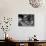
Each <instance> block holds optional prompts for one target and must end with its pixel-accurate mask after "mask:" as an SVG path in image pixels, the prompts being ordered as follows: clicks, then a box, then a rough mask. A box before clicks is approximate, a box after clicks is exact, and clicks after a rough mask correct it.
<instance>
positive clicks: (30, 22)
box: [18, 14, 34, 26]
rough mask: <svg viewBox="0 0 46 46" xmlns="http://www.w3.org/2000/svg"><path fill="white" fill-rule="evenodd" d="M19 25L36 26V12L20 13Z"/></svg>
mask: <svg viewBox="0 0 46 46" xmlns="http://www.w3.org/2000/svg"><path fill="white" fill-rule="evenodd" d="M18 26H34V14H18Z"/></svg>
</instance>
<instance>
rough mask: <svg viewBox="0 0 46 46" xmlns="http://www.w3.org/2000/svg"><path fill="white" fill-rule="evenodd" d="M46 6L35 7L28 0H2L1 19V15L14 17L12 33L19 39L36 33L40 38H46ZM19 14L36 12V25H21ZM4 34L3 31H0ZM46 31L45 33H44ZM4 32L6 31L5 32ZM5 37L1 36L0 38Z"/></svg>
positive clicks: (0, 7) (0, 0)
mask: <svg viewBox="0 0 46 46" xmlns="http://www.w3.org/2000/svg"><path fill="white" fill-rule="evenodd" d="M45 7H46V6H44V5H43V7H40V8H33V7H31V6H30V4H29V1H28V0H0V19H1V17H4V16H6V17H13V22H12V26H11V29H10V31H8V33H10V34H11V35H12V36H13V37H15V38H16V39H17V40H27V39H29V37H32V36H33V35H34V34H36V35H37V38H38V39H39V40H44V39H45V34H46V33H45V28H44V27H45V15H46V13H45V12H46V8H45ZM18 14H34V15H35V26H34V27H19V26H18ZM0 32H1V33H0V35H2V33H3V32H2V31H0ZM44 33H45V34H44ZM3 34H4V33H3ZM2 38H3V37H2V36H0V39H2ZM3 39H4V38H3Z"/></svg>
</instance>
